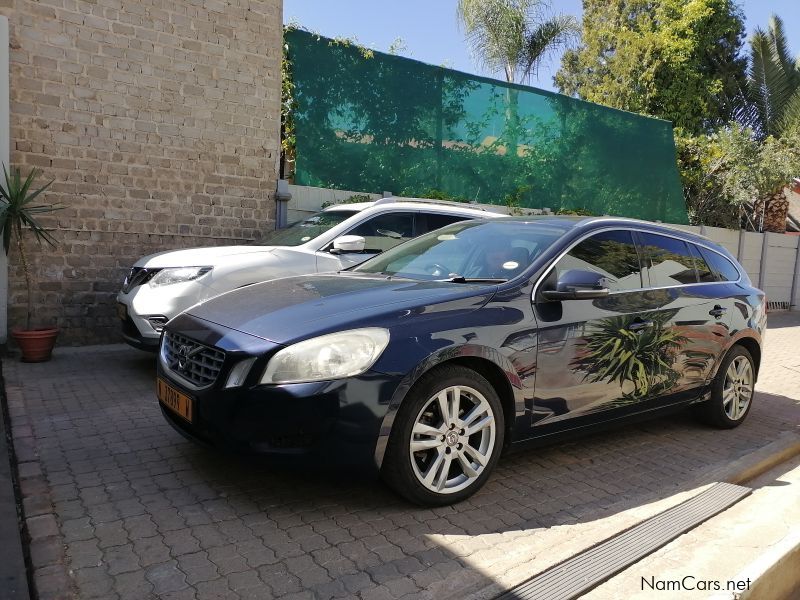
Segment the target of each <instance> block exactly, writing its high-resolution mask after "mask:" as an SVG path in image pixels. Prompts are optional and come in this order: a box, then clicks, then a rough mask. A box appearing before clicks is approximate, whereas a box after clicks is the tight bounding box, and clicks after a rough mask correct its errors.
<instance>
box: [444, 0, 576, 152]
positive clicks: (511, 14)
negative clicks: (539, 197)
mask: <svg viewBox="0 0 800 600" xmlns="http://www.w3.org/2000/svg"><path fill="white" fill-rule="evenodd" d="M548 7H549V5H548V3H547V2H546V0H458V19H459V21H460V22H461V24H462V26H463V27H464V31H465V33H466V36H467V40H468V41H469V42H470V44H471V45H472V51H473V53H474V54H475V57H476V58H477V59H478V60H479V61H481V62H482V63H483V65H484V66H485V67H486V68H487V69H488V70H490V71H492V72H498V71H502V72H503V73H504V74H505V77H506V81H507V82H508V83H521V82H524V81H530V78H531V75H532V74H534V73H535V72H536V71H537V69H538V67H539V64H540V63H541V61H542V59H544V57H545V56H547V55H548V54H549V53H551V52H555V51H557V50H559V49H561V48H563V47H565V46H567V45H568V44H569V43H571V41H572V40H573V39H575V38H577V36H578V35H580V25H579V24H578V20H577V19H576V18H575V17H573V16H571V15H555V16H548V15H547V14H546V13H547V8H548ZM505 96H506V97H505V103H506V123H505V129H506V131H505V134H504V136H503V137H504V138H505V139H506V140H507V144H508V148H509V149H510V153H509V154H510V155H512V156H515V155H516V154H517V148H518V147H519V136H520V132H521V127H520V119H519V91H518V90H517V89H515V88H511V87H510V88H508V89H506V92H505Z"/></svg>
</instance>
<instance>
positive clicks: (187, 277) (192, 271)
mask: <svg viewBox="0 0 800 600" xmlns="http://www.w3.org/2000/svg"><path fill="white" fill-rule="evenodd" d="M211 269H212V267H170V268H167V269H161V270H160V271H159V272H158V273H156V275H155V277H153V278H152V279H151V280H150V287H160V286H162V285H172V284H173V283H183V282H184V281H192V280H193V279H197V278H198V277H202V276H203V275H205V274H206V273H209V272H211Z"/></svg>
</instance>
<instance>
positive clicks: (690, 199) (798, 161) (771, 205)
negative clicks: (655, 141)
mask: <svg viewBox="0 0 800 600" xmlns="http://www.w3.org/2000/svg"><path fill="white" fill-rule="evenodd" d="M677 141H678V156H679V162H680V170H681V174H682V176H683V183H684V191H685V197H686V204H687V208H688V209H689V216H690V219H691V221H692V222H693V223H703V224H705V225H719V226H721V227H732V228H738V227H739V226H740V225H741V224H744V225H745V226H746V227H748V228H749V229H754V230H756V231H776V232H783V231H785V230H786V212H787V210H788V204H789V201H788V199H787V198H786V195H785V189H786V186H787V185H788V184H789V183H791V181H792V178H793V177H794V176H796V174H797V173H799V172H800V134H799V133H797V132H794V133H787V134H786V135H784V136H783V137H781V138H776V137H773V136H768V137H766V138H764V139H759V138H758V136H756V134H755V132H754V131H753V130H752V129H746V128H743V127H741V126H739V125H733V126H731V127H725V128H722V129H720V131H719V132H717V133H714V134H711V135H702V136H693V137H678V138H677ZM750 203H752V209H748V205H750Z"/></svg>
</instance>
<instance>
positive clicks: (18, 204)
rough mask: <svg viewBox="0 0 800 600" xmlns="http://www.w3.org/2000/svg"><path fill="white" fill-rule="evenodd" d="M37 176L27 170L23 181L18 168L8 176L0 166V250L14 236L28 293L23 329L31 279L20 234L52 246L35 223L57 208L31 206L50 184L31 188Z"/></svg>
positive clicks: (4, 167)
mask: <svg viewBox="0 0 800 600" xmlns="http://www.w3.org/2000/svg"><path fill="white" fill-rule="evenodd" d="M39 173H40V172H39V171H38V170H37V169H31V171H30V173H28V176H27V177H26V178H25V179H24V180H23V179H22V174H21V172H20V169H19V167H14V168H13V169H11V173H9V172H8V170H7V169H6V166H5V165H3V175H4V181H3V182H0V231H2V234H3V249H4V250H5V252H6V254H8V251H9V248H10V247H11V238H12V236H13V237H16V241H17V249H18V251H19V257H20V262H22V268H23V271H24V273H25V283H26V285H27V291H28V319H27V329H30V328H31V313H32V307H31V278H30V271H29V269H28V261H27V258H26V255H25V245H24V243H23V235H24V232H25V231H30V232H31V233H32V234H33V237H34V239H35V240H36V242H37V243H38V244H42V242H45V243H47V244H49V245H50V246H55V243H56V241H55V238H53V236H52V234H51V233H50V232H49V231H48V230H47V229H45V228H44V227H43V226H42V225H41V223H39V221H38V216H39V215H42V214H47V213H50V212H53V211H55V210H59V209H60V208H61V207H60V206H57V205H54V204H33V201H34V200H36V199H37V198H38V197H39V196H40V195H41V194H42V193H43V192H44V191H45V190H46V189H47V188H48V187H50V185H51V184H52V183H53V182H52V181H50V182H48V183H46V184H44V185H43V186H42V187H40V188H38V189H35V190H34V189H32V186H33V182H34V180H35V179H36V178H37V177H38V176H39Z"/></svg>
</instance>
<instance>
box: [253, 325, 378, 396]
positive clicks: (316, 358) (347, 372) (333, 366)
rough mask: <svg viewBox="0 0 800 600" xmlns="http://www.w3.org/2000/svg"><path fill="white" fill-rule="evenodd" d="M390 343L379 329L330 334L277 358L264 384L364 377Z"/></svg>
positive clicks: (305, 342) (352, 330) (262, 378)
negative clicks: (363, 374)
mask: <svg viewBox="0 0 800 600" xmlns="http://www.w3.org/2000/svg"><path fill="white" fill-rule="evenodd" d="M388 343H389V331H388V330H386V329H379V328H377V327H368V328H364V329H351V330H350V331H340V332H338V333H330V334H328V335H323V336H320V337H316V338H312V339H310V340H306V341H304V342H299V343H297V344H294V345H293V346H289V347H288V348H284V349H283V350H281V351H279V352H278V353H277V354H275V356H273V357H272V358H271V359H270V361H269V364H267V368H266V370H265V371H264V375H263V376H262V377H261V383H300V382H304V381H323V380H326V379H341V378H342V377H352V376H353V375H360V374H361V373H363V372H364V371H366V370H367V369H369V368H370V367H371V366H372V365H373V364H375V361H376V360H378V357H379V356H380V355H381V352H383V351H384V349H385V348H386V346H387V344H388Z"/></svg>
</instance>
